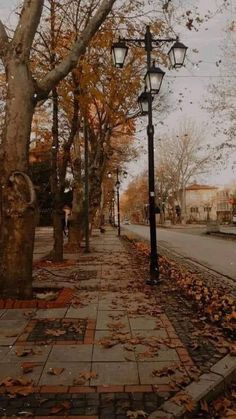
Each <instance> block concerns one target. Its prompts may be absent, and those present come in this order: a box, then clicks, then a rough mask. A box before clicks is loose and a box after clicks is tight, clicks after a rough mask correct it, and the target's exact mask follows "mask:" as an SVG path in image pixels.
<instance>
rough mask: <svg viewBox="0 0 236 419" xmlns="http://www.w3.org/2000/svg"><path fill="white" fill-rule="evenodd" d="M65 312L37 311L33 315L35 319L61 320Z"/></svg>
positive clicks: (59, 310) (65, 309)
mask: <svg viewBox="0 0 236 419" xmlns="http://www.w3.org/2000/svg"><path fill="white" fill-rule="evenodd" d="M66 312H67V307H66V308H50V309H48V308H47V309H38V310H37V311H36V313H35V315H34V318H36V319H62V318H63V317H65V314H66Z"/></svg>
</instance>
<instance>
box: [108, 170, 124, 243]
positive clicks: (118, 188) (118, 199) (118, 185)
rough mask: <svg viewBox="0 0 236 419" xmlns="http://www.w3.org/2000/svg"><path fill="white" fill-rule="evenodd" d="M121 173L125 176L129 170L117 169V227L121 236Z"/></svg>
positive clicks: (109, 175)
mask: <svg viewBox="0 0 236 419" xmlns="http://www.w3.org/2000/svg"><path fill="white" fill-rule="evenodd" d="M119 174H122V175H123V177H124V178H126V177H127V174H128V173H127V172H126V171H125V170H124V171H119V168H118V167H117V169H116V183H115V187H116V198H117V227H118V236H120V179H119ZM107 176H108V177H109V178H111V177H112V173H111V172H108V174H107Z"/></svg>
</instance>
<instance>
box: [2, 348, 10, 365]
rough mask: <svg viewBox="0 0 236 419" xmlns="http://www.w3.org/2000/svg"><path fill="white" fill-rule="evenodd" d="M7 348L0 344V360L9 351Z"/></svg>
mask: <svg viewBox="0 0 236 419" xmlns="http://www.w3.org/2000/svg"><path fill="white" fill-rule="evenodd" d="M9 350H10V349H9V348H8V347H6V346H0V362H1V361H2V359H3V358H4V357H5V356H6V355H7V353H8V352H9Z"/></svg>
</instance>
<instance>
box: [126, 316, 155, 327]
mask: <svg viewBox="0 0 236 419" xmlns="http://www.w3.org/2000/svg"><path fill="white" fill-rule="evenodd" d="M157 320H158V319H156V318H153V317H149V316H139V317H134V318H130V327H131V330H155V329H156V328H157Z"/></svg>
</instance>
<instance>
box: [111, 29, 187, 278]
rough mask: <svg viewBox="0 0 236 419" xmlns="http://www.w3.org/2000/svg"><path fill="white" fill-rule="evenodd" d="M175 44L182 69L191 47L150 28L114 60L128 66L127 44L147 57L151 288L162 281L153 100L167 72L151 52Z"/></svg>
mask: <svg viewBox="0 0 236 419" xmlns="http://www.w3.org/2000/svg"><path fill="white" fill-rule="evenodd" d="M170 42H174V44H173V45H172V47H171V49H170V51H169V53H168V55H169V59H170V62H171V65H172V67H173V68H179V67H182V65H183V63H184V59H185V55H186V51H187V47H186V46H185V45H183V44H182V43H181V42H179V39H178V38H164V39H162V38H159V39H154V38H153V36H152V33H151V31H150V26H146V33H145V36H144V38H143V39H142V38H140V39H132V38H130V39H126V38H122V39H119V42H117V43H115V44H113V46H112V57H113V62H114V64H115V66H116V67H118V68H122V67H123V66H124V62H125V58H126V56H127V54H128V46H127V45H126V43H129V44H134V45H138V46H139V47H140V45H142V46H144V48H145V51H146V57H147V72H146V75H145V77H144V80H145V85H146V89H145V91H144V92H143V93H141V95H140V96H139V98H138V103H139V106H140V108H141V113H142V114H143V115H147V116H148V125H147V136H148V185H149V224H150V245H151V251H150V278H149V279H148V280H147V284H148V285H157V284H158V282H159V263H158V253H157V238H156V216H155V171H154V126H153V121H152V101H153V99H154V97H153V95H154V94H158V92H159V90H160V87H161V84H162V80H163V77H164V75H165V73H164V71H163V70H161V69H160V68H159V67H157V66H156V65H155V62H153V63H152V62H151V61H152V58H151V53H152V50H153V47H155V46H160V45H163V44H165V43H170Z"/></svg>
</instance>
